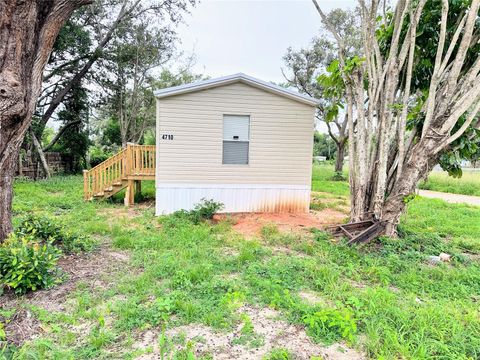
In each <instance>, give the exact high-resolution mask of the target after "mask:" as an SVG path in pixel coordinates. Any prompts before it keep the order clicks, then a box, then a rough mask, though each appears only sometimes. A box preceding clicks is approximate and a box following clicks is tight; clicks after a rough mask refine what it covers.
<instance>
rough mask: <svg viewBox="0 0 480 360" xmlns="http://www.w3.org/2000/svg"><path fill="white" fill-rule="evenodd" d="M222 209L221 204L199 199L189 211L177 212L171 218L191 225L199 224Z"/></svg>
mask: <svg viewBox="0 0 480 360" xmlns="http://www.w3.org/2000/svg"><path fill="white" fill-rule="evenodd" d="M222 209H223V204H222V203H219V202H216V201H214V200H211V199H210V200H207V199H205V198H203V199H201V200H200V202H199V203H198V204H196V205H195V206H194V208H193V209H192V210H190V211H187V210H179V211H176V212H174V213H173V214H172V215H173V217H177V218H181V219H186V220H188V221H191V222H192V223H193V224H199V223H200V222H202V221H205V220H210V219H212V218H213V215H215V214H216V213H217V212H219V211H220V210H222Z"/></svg>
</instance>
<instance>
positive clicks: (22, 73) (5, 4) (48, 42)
mask: <svg viewBox="0 0 480 360" xmlns="http://www.w3.org/2000/svg"><path fill="white" fill-rule="evenodd" d="M90 2H91V0H31V1H13V0H7V1H5V0H3V1H0V242H2V241H3V240H4V239H5V238H6V237H7V235H8V234H9V233H10V231H11V230H12V223H11V216H12V212H11V210H12V184H13V177H14V171H15V164H16V161H17V159H18V153H19V150H20V146H21V144H22V141H23V138H24V136H25V133H26V131H27V130H28V128H29V126H30V123H31V121H32V114H33V112H34V109H35V104H36V101H37V98H38V96H39V94H40V90H41V85H42V73H43V69H44V67H45V64H46V62H47V60H48V57H49V56H50V53H51V51H52V47H53V44H54V42H55V39H56V37H57V35H58V32H59V30H60V28H61V27H62V26H63V24H64V23H65V21H66V20H67V19H68V17H69V16H70V15H71V14H72V12H73V11H74V10H75V9H76V8H78V7H80V6H82V5H85V4H88V3H90Z"/></svg>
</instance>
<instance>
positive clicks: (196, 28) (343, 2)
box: [178, 0, 356, 82]
mask: <svg viewBox="0 0 480 360" xmlns="http://www.w3.org/2000/svg"><path fill="white" fill-rule="evenodd" d="M355 3H356V1H355V0H319V4H320V6H321V7H322V8H323V9H324V10H325V11H329V10H331V9H333V8H337V7H341V8H351V7H353V6H355ZM319 28H320V18H319V15H318V14H317V12H316V10H315V8H314V6H313V4H312V2H311V0H275V1H274V0H255V1H254V0H203V1H202V2H201V3H199V4H198V5H197V6H196V7H195V8H193V9H192V10H191V14H190V15H186V16H185V24H182V25H181V26H180V27H179V29H178V32H179V36H180V39H181V41H182V46H181V47H182V49H183V50H184V51H185V52H186V53H191V52H194V53H195V54H196V64H195V66H194V71H195V72H199V73H203V74H206V75H210V76H212V77H217V76H223V75H229V74H233V73H237V72H244V73H246V74H248V75H251V76H255V77H258V78H260V79H262V80H266V81H275V82H282V81H284V79H283V76H282V72H281V67H282V66H283V61H282V56H283V55H284V54H285V52H286V49H287V48H288V47H289V46H292V47H293V48H297V49H298V48H300V47H302V46H307V45H308V44H309V42H310V40H311V38H312V37H313V36H315V35H316V34H318V31H319Z"/></svg>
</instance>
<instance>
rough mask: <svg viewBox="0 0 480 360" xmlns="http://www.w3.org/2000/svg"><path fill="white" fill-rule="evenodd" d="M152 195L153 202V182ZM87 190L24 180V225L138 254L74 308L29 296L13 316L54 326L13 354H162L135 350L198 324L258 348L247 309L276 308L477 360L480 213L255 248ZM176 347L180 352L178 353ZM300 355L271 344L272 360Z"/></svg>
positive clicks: (413, 219) (399, 344)
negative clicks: (363, 243) (313, 300)
mask: <svg viewBox="0 0 480 360" xmlns="http://www.w3.org/2000/svg"><path fill="white" fill-rule="evenodd" d="M331 176H333V171H332V169H331V168H330V167H327V166H325V165H322V166H315V168H314V179H313V189H314V190H316V191H320V192H324V193H331V194H332V195H331V197H332V199H339V198H343V197H344V196H346V195H347V194H348V183H347V182H338V181H331V180H330V178H331ZM144 189H146V193H147V194H149V196H152V195H153V187H152V185H151V184H149V185H147V186H145V187H144ZM81 191H82V178H81V177H63V178H54V179H51V180H48V181H40V182H23V181H22V182H20V181H19V182H16V183H15V199H14V212H15V217H16V218H20V216H21V215H24V214H25V213H26V212H35V213H41V214H44V215H48V216H55V217H56V218H57V219H59V220H60V221H62V222H64V223H65V224H67V226H69V227H70V228H71V229H72V230H74V231H79V232H84V233H87V234H90V235H92V236H93V237H95V238H99V239H102V241H104V242H109V243H111V244H112V246H113V248H114V250H115V251H124V252H126V253H127V254H130V260H129V261H128V262H127V263H126V264H123V265H122V267H121V268H120V269H118V270H117V271H109V272H107V273H104V274H101V275H99V278H98V279H96V280H97V281H95V283H92V282H91V281H90V282H82V281H80V282H79V283H77V284H76V286H75V288H74V289H73V290H72V292H71V293H70V294H69V295H68V298H67V300H66V301H65V309H64V310H63V311H50V310H48V311H47V310H46V309H43V308H41V307H39V306H35V305H32V304H31V303H30V302H29V301H28V299H25V301H23V302H20V303H19V305H18V308H17V309H13V310H11V309H2V310H1V312H0V318H1V319H3V321H8V320H9V319H12V318H13V317H14V316H15V313H16V312H20V310H21V309H28V310H29V312H30V313H31V316H33V317H34V318H35V321H38V323H39V325H40V326H41V328H42V329H44V332H43V333H42V335H41V336H40V337H39V338H36V339H34V340H31V341H29V342H27V343H25V344H24V345H23V346H22V347H21V348H18V349H14V348H10V350H9V351H11V352H14V353H15V356H16V359H34V358H38V359H46V358H51V359H70V358H71V359H73V358H74V359H110V358H115V359H117V358H124V359H131V358H135V357H136V356H139V355H141V354H142V353H145V352H146V353H148V352H149V351H152V349H151V348H146V349H143V350H139V349H138V348H136V347H134V346H133V344H134V343H135V341H136V339H138V338H139V337H140V334H142V333H143V332H145V331H147V330H149V329H153V330H154V331H155V332H156V333H158V334H163V333H164V331H165V330H167V329H170V328H174V327H176V326H179V325H183V324H191V323H200V324H204V325H206V326H209V327H211V328H213V329H215V330H217V331H228V332H232V331H233V330H235V329H237V328H239V329H240V330H239V331H238V334H237V335H236V336H237V337H236V338H235V342H236V343H237V344H241V345H242V346H247V347H249V346H252V347H255V346H260V345H261V343H262V338H261V337H259V336H258V335H257V334H256V333H255V332H254V331H253V328H252V325H251V321H250V319H249V318H248V316H247V315H246V314H243V313H242V312H241V306H242V305H243V304H253V305H257V306H261V307H267V306H269V307H272V308H275V309H277V310H278V311H280V314H281V318H282V319H283V320H285V321H288V322H290V323H293V324H297V325H299V326H303V327H305V329H306V331H307V333H308V334H309V335H310V336H311V337H312V339H313V340H314V341H315V342H320V343H325V344H330V343H334V342H337V341H341V340H343V341H346V342H347V343H348V345H349V346H351V347H357V348H359V349H362V350H363V351H365V352H366V354H367V355H368V356H369V357H371V358H374V359H397V358H404V359H445V360H446V359H478V358H479V357H480V314H479V306H478V302H479V301H480V264H479V262H478V260H472V259H471V258H470V257H469V256H470V255H469V254H467V253H470V254H478V253H480V238H479V237H480V235H479V234H480V222H479V221H478V219H480V208H479V207H469V206H465V205H453V204H446V203H444V202H441V201H438V200H430V199H415V200H414V201H412V202H411V203H410V204H409V208H408V213H407V214H405V215H404V216H403V218H402V222H401V226H400V231H401V233H402V236H403V238H402V239H398V240H393V239H386V238H385V239H381V240H380V241H379V242H377V243H375V244H372V245H370V246H367V247H364V248H360V249H358V248H350V247H347V246H345V245H344V244H343V243H342V242H340V243H336V242H332V241H331V240H330V239H329V238H328V235H326V234H325V233H323V232H322V231H319V230H314V231H312V232H311V233H306V234H304V235H295V234H292V233H283V232H281V231H279V230H278V229H276V228H275V226H273V225H268V226H266V227H264V228H263V229H262V232H261V234H259V236H258V238H257V239H250V240H247V239H245V238H243V237H242V236H241V235H239V234H237V233H236V232H234V231H233V230H232V228H231V224H230V223H229V222H228V221H223V222H220V223H218V224H210V223H206V222H204V223H200V224H198V225H194V224H192V223H191V222H189V221H188V220H187V219H185V218H176V217H174V216H168V217H161V218H156V217H155V216H154V214H153V210H152V209H151V208H137V209H136V212H137V214H136V216H134V217H130V218H129V217H123V218H120V217H115V216H112V215H111V213H108V211H121V209H122V208H121V205H120V204H117V203H115V202H103V203H85V202H83V200H82V193H81ZM322 196H323V195H322ZM325 196H327V195H325ZM116 201H121V199H120V197H119V198H118V199H117V200H116ZM333 204H336V203H335V202H333ZM278 247H281V248H288V249H290V252H288V253H286V252H279V251H277V249H278ZM440 252H447V253H449V254H452V255H453V260H452V262H451V263H448V264H440V265H436V266H433V265H430V264H429V263H428V260H427V257H428V256H430V255H438V254H439V253H440ZM95 284H97V285H95ZM102 284H103V285H102ZM105 284H108V285H105ZM301 291H311V292H314V293H316V294H318V295H319V296H320V297H321V298H322V302H321V303H319V304H318V305H315V304H307V303H306V302H305V301H304V300H303V299H302V298H301V296H300V292H301ZM159 342H160V343H161V344H162V348H163V349H165V351H167V352H168V351H170V352H171V356H172V357H173V358H177V359H191V358H193V357H192V356H193V355H192V354H193V349H194V348H195V342H194V341H193V342H190V341H186V340H185V339H183V338H168V337H167V336H166V335H162V336H161V337H160V340H159ZM177 343H181V349H177V350H175V346H174V344H177ZM6 353H7V352H6V351H5V354H6ZM209 356H210V355H209V354H205V356H204V358H209ZM294 356H295V354H291V353H290V350H288V349H278V348H277V349H275V348H273V349H271V352H270V353H269V354H268V355H267V356H266V357H265V358H266V359H289V358H294Z"/></svg>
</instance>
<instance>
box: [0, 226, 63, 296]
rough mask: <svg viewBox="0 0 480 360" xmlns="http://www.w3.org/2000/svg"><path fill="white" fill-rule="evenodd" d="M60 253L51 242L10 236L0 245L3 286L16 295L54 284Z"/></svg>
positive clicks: (0, 276)
mask: <svg viewBox="0 0 480 360" xmlns="http://www.w3.org/2000/svg"><path fill="white" fill-rule="evenodd" d="M60 255H61V251H60V250H58V249H57V248H56V247H55V246H52V244H51V243H49V242H46V243H39V242H37V241H34V240H33V238H32V237H27V236H17V235H11V236H10V237H9V238H8V239H7V240H6V241H5V242H4V243H3V244H2V245H1V246H0V283H1V284H2V285H4V286H6V287H9V288H11V289H13V290H14V291H15V293H17V294H24V293H26V292H27V291H29V290H32V291H35V290H38V289H41V288H46V287H49V286H51V285H53V283H54V281H55V274H56V271H57V261H58V259H59V257H60Z"/></svg>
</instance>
